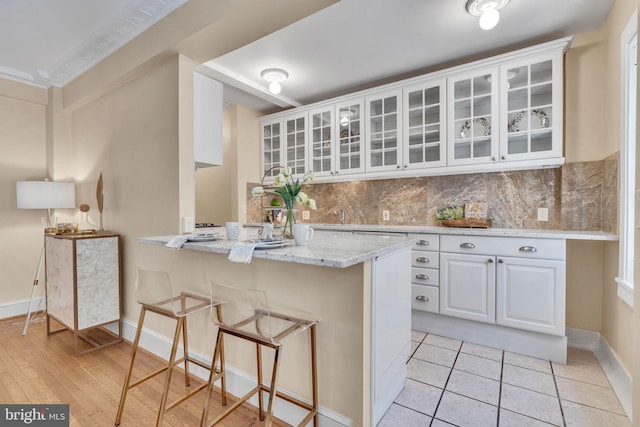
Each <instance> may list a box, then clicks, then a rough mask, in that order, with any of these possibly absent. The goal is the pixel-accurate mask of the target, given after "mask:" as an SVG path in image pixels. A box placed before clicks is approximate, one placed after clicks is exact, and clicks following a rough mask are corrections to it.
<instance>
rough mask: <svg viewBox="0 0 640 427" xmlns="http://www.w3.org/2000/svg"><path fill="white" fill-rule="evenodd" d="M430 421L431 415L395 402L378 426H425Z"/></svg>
mask: <svg viewBox="0 0 640 427" xmlns="http://www.w3.org/2000/svg"><path fill="white" fill-rule="evenodd" d="M430 423H431V417H429V416H427V415H425V414H421V413H420V412H416V411H413V410H411V409H409V408H405V407H404V406H400V405H396V404H395V403H394V404H393V405H391V407H390V408H389V410H388V411H387V412H386V414H384V416H383V417H382V419H381V420H380V422H379V423H378V425H377V427H398V426H403V427H425V426H428V425H429V424H430Z"/></svg>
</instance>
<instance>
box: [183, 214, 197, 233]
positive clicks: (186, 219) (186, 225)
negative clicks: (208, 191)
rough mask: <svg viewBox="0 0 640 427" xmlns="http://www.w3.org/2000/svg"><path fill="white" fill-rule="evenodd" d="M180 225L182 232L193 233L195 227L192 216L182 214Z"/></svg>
mask: <svg viewBox="0 0 640 427" xmlns="http://www.w3.org/2000/svg"><path fill="white" fill-rule="evenodd" d="M180 225H181V228H182V233H183V234H188V233H193V230H194V229H195V224H194V221H193V217H192V216H183V217H182V218H180Z"/></svg>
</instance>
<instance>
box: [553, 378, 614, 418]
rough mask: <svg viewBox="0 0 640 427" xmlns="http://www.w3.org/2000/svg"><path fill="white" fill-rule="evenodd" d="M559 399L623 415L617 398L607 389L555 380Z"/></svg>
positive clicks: (577, 382)
mask: <svg viewBox="0 0 640 427" xmlns="http://www.w3.org/2000/svg"><path fill="white" fill-rule="evenodd" d="M556 383H557V384H558V393H559V394H560V399H562V400H569V401H571V402H575V403H581V404H583V405H587V406H591V407H593V408H597V409H602V410H604V411H609V412H615V413H616V414H620V415H625V412H624V409H622V405H620V401H619V400H618V397H617V396H616V394H615V393H614V392H613V390H612V389H611V388H609V387H601V386H599V385H594V384H587V383H583V382H581V381H575V380H570V379H567V378H556Z"/></svg>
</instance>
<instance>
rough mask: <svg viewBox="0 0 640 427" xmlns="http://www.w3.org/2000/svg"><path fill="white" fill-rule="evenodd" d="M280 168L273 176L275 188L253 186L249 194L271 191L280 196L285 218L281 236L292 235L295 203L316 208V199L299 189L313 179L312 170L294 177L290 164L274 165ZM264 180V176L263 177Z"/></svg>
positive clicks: (258, 194)
mask: <svg viewBox="0 0 640 427" xmlns="http://www.w3.org/2000/svg"><path fill="white" fill-rule="evenodd" d="M276 167H279V168H281V169H282V172H280V173H279V174H278V176H276V178H275V185H276V188H275V189H267V190H265V188H264V187H254V188H253V189H251V194H252V195H254V196H262V195H263V194H264V193H265V192H273V193H275V194H277V195H278V196H280V197H282V201H283V202H284V206H285V208H286V220H285V223H284V228H283V233H282V235H283V237H286V238H292V237H293V224H294V223H295V216H294V208H295V205H296V203H299V204H301V205H306V206H308V207H309V208H310V209H313V210H315V209H316V201H315V200H314V199H311V198H309V196H308V195H307V194H306V193H305V192H303V191H301V190H302V185H304V184H306V183H308V182H311V181H313V172H311V171H308V172H307V173H305V174H304V176H303V177H302V181H300V178H297V179H296V178H294V176H293V174H292V171H291V167H290V166H276ZM263 180H264V178H263Z"/></svg>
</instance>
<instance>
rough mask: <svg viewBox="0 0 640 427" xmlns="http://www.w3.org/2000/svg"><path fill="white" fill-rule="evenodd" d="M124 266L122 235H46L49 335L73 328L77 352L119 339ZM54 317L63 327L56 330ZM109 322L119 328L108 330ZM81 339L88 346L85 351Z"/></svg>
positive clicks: (120, 335) (103, 345)
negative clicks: (121, 252) (121, 245)
mask: <svg viewBox="0 0 640 427" xmlns="http://www.w3.org/2000/svg"><path fill="white" fill-rule="evenodd" d="M120 264H121V255H120V235H119V234H116V233H111V232H101V233H99V234H89V235H87V234H61V235H54V234H47V235H46V236H45V278H46V298H47V335H51V334H54V333H57V332H62V331H65V330H69V331H71V332H73V334H74V348H75V353H76V355H81V354H85V353H89V352H91V351H95V350H98V349H101V348H104V347H106V346H109V345H113V344H116V343H119V342H121V341H122V281H121V271H120ZM51 319H54V320H55V321H57V322H59V323H60V324H62V325H63V326H64V328H62V329H58V330H54V331H52V330H51ZM107 325H112V326H115V327H117V332H113V331H112V330H109V329H107V328H105V326H107ZM112 329H113V328H112ZM79 339H82V340H83V341H85V342H87V343H88V344H89V345H90V348H89V349H86V348H85V349H81V348H80V344H81V343H80V341H79Z"/></svg>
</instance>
